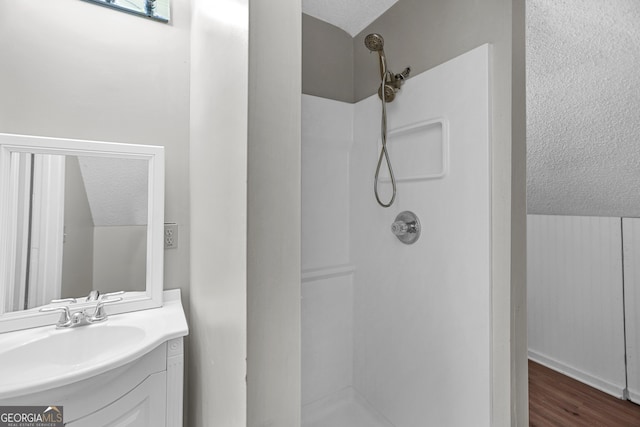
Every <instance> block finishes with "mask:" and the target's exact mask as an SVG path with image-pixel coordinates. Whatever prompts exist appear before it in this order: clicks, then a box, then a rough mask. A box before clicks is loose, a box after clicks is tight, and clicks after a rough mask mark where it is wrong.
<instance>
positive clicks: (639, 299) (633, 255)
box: [622, 218, 640, 403]
mask: <svg viewBox="0 0 640 427" xmlns="http://www.w3.org/2000/svg"><path fill="white" fill-rule="evenodd" d="M622 229H623V236H624V238H623V241H624V304H625V332H626V344H627V388H628V397H629V400H632V401H633V402H635V403H640V218H623V219H622Z"/></svg>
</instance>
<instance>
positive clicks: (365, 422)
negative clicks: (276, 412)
mask: <svg viewBox="0 0 640 427" xmlns="http://www.w3.org/2000/svg"><path fill="white" fill-rule="evenodd" d="M302 427H394V425H393V424H391V423H390V422H389V421H388V420H387V419H386V418H384V417H383V416H382V415H380V414H379V413H377V412H376V410H375V409H373V408H372V407H371V405H370V404H369V403H368V402H367V401H366V400H364V398H362V396H360V394H358V392H356V391H355V390H354V389H353V388H351V387H349V388H346V389H344V390H341V391H339V392H336V393H334V394H332V395H330V396H328V397H325V398H323V399H320V400H318V401H316V402H312V403H309V404H306V405H304V406H303V407H302Z"/></svg>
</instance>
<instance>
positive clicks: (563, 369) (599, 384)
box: [529, 350, 640, 401]
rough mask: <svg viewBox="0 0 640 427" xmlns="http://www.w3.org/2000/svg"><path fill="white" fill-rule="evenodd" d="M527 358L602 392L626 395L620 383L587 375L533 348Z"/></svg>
mask: <svg viewBox="0 0 640 427" xmlns="http://www.w3.org/2000/svg"><path fill="white" fill-rule="evenodd" d="M529 359H530V360H532V361H534V362H536V363H539V364H540V365H543V366H546V367H547V368H549V369H553V370H554V371H557V372H560V373H561V374H564V375H566V376H568V377H571V378H573V379H574V380H577V381H580V382H582V383H584V384H587V385H588V386H591V387H593V388H595V389H598V390H600V391H602V392H604V393H607V394H610V395H612V396H614V397H617V398H618V399H624V398H625V395H626V389H625V387H621V386H620V385H616V384H613V383H611V382H609V381H606V380H603V379H601V378H598V377H595V376H593V375H589V374H587V373H586V372H583V371H581V370H579V369H576V368H573V367H571V366H569V365H566V364H564V363H562V362H559V361H557V360H555V359H553V358H551V357H547V356H544V355H542V354H540V353H537V352H535V351H533V350H529ZM631 394H632V393H630V395H631ZM638 397H640V396H639V395H637V394H636V398H638ZM630 399H631V398H630ZM631 400H633V399H631ZM636 401H639V400H636Z"/></svg>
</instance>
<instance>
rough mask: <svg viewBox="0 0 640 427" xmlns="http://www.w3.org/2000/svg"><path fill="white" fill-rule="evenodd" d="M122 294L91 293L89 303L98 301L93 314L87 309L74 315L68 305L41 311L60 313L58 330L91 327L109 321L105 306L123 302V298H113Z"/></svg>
mask: <svg viewBox="0 0 640 427" xmlns="http://www.w3.org/2000/svg"><path fill="white" fill-rule="evenodd" d="M122 294H124V291H119V292H111V293H107V294H100V292H98V291H91V293H89V296H87V298H86V301H87V302H92V301H96V305H95V308H94V309H93V312H91V314H90V311H89V309H86V308H85V309H82V310H78V311H76V312H74V313H71V310H70V309H69V306H68V305H64V306H60V307H43V308H41V309H40V311H41V312H44V313H47V312H55V311H59V312H60V319H59V320H58V323H56V329H60V328H73V327H76V326H82V325H90V324H92V323H99V322H104V321H105V320H107V319H108V316H107V313H106V311H105V310H104V306H105V305H107V304H113V303H116V302H118V301H122V297H118V298H113V299H112V297H114V296H116V295H122ZM51 302H52V303H61V302H69V303H75V302H76V300H75V299H74V298H66V299H62V300H52V301H51Z"/></svg>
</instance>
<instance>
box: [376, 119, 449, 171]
mask: <svg viewBox="0 0 640 427" xmlns="http://www.w3.org/2000/svg"><path fill="white" fill-rule="evenodd" d="M381 145H382V141H381V140H380V139H378V148H380V147H381ZM387 151H388V152H389V156H390V157H391V159H392V161H393V164H394V171H395V175H396V176H395V177H396V180H397V181H398V182H406V181H422V180H427V179H437V178H442V177H444V176H445V175H446V174H447V170H448V162H449V125H448V122H447V120H446V119H444V118H438V119H429V120H424V121H420V122H417V123H412V124H409V125H406V126H402V127H397V128H395V129H394V128H391V130H390V131H389V136H388V137H387ZM380 178H381V180H382V181H383V182H389V171H388V170H387V169H383V170H381V171H380Z"/></svg>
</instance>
